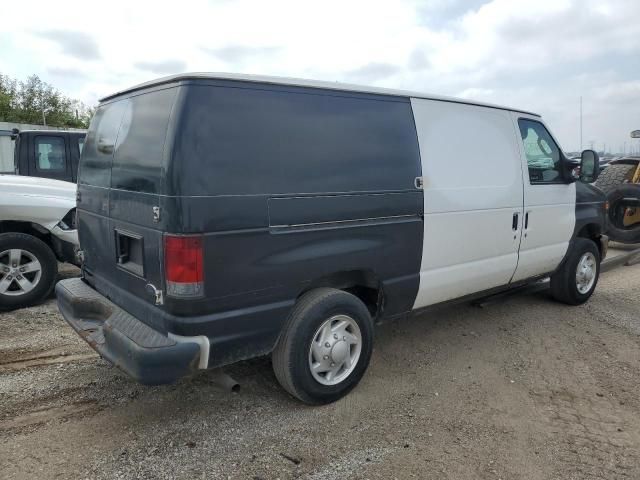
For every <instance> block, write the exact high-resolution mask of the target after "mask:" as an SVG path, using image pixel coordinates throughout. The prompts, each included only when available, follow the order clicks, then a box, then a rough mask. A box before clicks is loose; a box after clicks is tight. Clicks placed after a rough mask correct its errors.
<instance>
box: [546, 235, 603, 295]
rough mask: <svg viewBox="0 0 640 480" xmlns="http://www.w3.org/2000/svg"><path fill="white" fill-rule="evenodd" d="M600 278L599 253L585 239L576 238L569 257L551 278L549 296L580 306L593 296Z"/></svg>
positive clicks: (594, 245) (595, 247) (591, 242)
mask: <svg viewBox="0 0 640 480" xmlns="http://www.w3.org/2000/svg"><path fill="white" fill-rule="evenodd" d="M599 276H600V251H599V250H598V247H597V246H596V244H595V243H594V242H593V241H592V240H589V239H587V238H576V239H575V241H574V243H573V246H572V250H571V252H570V253H569V256H568V257H567V259H566V260H565V262H564V264H563V265H562V266H561V267H560V269H559V270H558V271H557V272H556V273H554V274H553V275H552V276H551V295H553V298H555V299H556V300H558V301H559V302H562V303H566V304H568V305H580V304H582V303H584V302H586V301H587V300H589V297H591V295H592V294H593V291H594V290H595V289H596V285H597V284H598V278H599Z"/></svg>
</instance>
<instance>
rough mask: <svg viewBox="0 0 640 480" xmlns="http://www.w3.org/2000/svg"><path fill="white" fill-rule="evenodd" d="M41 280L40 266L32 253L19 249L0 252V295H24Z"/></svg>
mask: <svg viewBox="0 0 640 480" xmlns="http://www.w3.org/2000/svg"><path fill="white" fill-rule="evenodd" d="M41 278H42V265H41V264H40V262H39V261H38V259H37V258H36V256H35V255H34V254H33V253H31V252H29V251H27V250H22V249H20V248H12V249H11V250H5V251H3V252H0V295H8V296H12V297H18V296H20V295H25V294H27V293H29V292H30V291H32V290H33V289H34V288H36V286H38V284H39V283H40V279H41Z"/></svg>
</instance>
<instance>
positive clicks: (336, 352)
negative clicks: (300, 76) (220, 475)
mask: <svg viewBox="0 0 640 480" xmlns="http://www.w3.org/2000/svg"><path fill="white" fill-rule="evenodd" d="M516 132H519V134H518V133H516ZM597 165H598V163H597V155H596V154H595V152H593V151H590V150H588V151H585V152H584V153H583V158H582V175H583V178H582V181H578V182H576V179H575V178H574V177H573V176H572V175H571V172H570V168H569V165H568V162H567V159H566V158H565V157H564V155H563V154H562V152H561V150H560V148H559V147H558V143H557V142H556V141H555V139H554V138H553V136H552V135H551V133H550V132H549V130H548V129H547V127H546V126H545V124H544V122H543V121H542V119H541V118H540V116H538V115H536V114H534V113H529V112H524V111H520V110H514V109H510V108H505V107H499V106H494V105H487V104H481V103H475V102H471V101H469V100H462V99H450V98H445V97H438V96H433V95H425V94H421V93H413V92H404V91H394V90H385V89H379V88H369V87H358V86H349V85H341V84H338V83H324V82H314V81H304V80H290V79H280V78H271V77H254V76H244V75H217V74H211V75H210V74H191V75H189V74H187V75H178V76H173V77H168V78H163V79H160V80H156V81H153V82H149V83H146V84H143V85H139V86H136V87H133V88H131V89H128V90H124V91H121V92H118V93H116V94H114V95H111V96H109V97H106V98H104V99H103V100H102V101H101V103H100V106H99V107H98V109H97V112H96V114H95V117H94V120H93V122H92V125H91V127H90V129H89V132H88V134H87V139H86V144H85V150H84V152H83V155H82V158H81V162H80V172H79V182H78V191H79V197H78V231H79V236H80V242H81V246H82V252H83V258H84V264H83V273H84V276H83V278H82V279H80V278H78V279H71V280H64V281H62V282H60V283H59V284H58V286H57V289H56V290H57V295H58V302H59V307H60V310H61V312H62V314H63V315H64V317H65V318H66V320H67V322H68V323H69V324H70V325H71V326H72V327H73V328H74V329H75V330H76V331H77V332H79V333H80V335H81V336H82V337H83V338H84V339H85V340H86V341H87V342H89V344H90V345H91V346H92V347H93V348H94V349H96V350H97V351H98V352H99V353H100V354H101V355H102V356H103V357H104V358H106V359H107V360H109V361H111V362H113V363H114V364H116V365H118V366H119V367H120V368H122V369H123V370H124V371H125V372H127V373H128V374H129V375H131V376H132V377H134V378H135V379H137V380H139V381H141V382H143V383H149V384H158V383H166V382H172V381H174V380H176V379H177V378H179V377H181V376H184V375H186V374H188V373H190V372H194V371H196V370H198V369H205V368H213V367H219V366H222V365H226V364H229V363H232V362H236V361H239V360H243V359H247V358H251V357H255V356H258V355H265V354H272V361H273V367H274V370H275V374H276V377H277V378H278V380H279V381H280V383H281V384H282V386H283V387H284V388H285V389H286V390H287V391H288V392H289V393H291V394H292V395H293V396H295V397H297V398H298V399H300V400H302V401H303V402H307V403H310V404H320V403H327V402H331V401H334V400H336V399H338V398H340V397H342V396H343V395H345V394H346V393H347V392H349V391H350V390H351V389H352V388H354V387H355V386H356V384H357V383H358V382H359V381H360V379H361V378H362V376H363V375H364V373H365V370H366V369H367V365H368V364H369V359H370V357H371V354H372V346H373V336H374V324H375V323H376V322H379V321H383V320H388V319H392V318H398V317H402V316H406V315H407V314H409V313H411V312H416V311H422V310H424V309H427V308H429V307H431V306H433V305H436V304H442V303H444V302H450V301H454V300H461V299H469V298H473V297H479V296H486V295H488V294H490V293H494V292H497V291H501V290H504V289H508V288H512V287H515V286H518V285H522V284H525V283H528V282H532V281H534V280H537V279H540V278H544V277H549V276H550V277H551V291H552V293H553V296H554V297H555V298H556V299H558V300H560V301H562V302H565V303H568V304H571V305H576V304H580V303H583V302H585V301H586V300H587V299H588V298H589V297H590V296H591V294H592V292H593V291H594V289H595V286H596V283H597V281H598V274H599V271H600V259H601V258H602V257H603V256H604V253H605V250H606V238H605V237H604V236H603V235H602V232H603V228H604V227H603V225H604V196H603V194H602V192H600V191H599V190H598V189H596V188H594V187H592V186H590V185H589V184H588V182H592V181H594V180H595V178H596V177H597V174H598V168H597Z"/></svg>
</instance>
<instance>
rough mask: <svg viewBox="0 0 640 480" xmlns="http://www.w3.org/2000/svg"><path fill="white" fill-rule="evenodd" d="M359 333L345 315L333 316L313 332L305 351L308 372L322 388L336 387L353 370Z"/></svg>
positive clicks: (356, 325)
mask: <svg viewBox="0 0 640 480" xmlns="http://www.w3.org/2000/svg"><path fill="white" fill-rule="evenodd" d="M361 351H362V334H361V333H360V327H359V326H358V324H357V322H356V321H355V320H354V319H353V318H351V317H349V316H348V315H335V316H333V317H331V318H330V319H328V320H327V321H325V322H324V323H323V324H322V325H320V328H318V330H316V333H315V335H314V336H313V340H312V341H311V346H310V348H309V369H310V370H311V375H313V378H314V379H315V380H316V381H317V382H318V383H321V384H322V385H337V384H338V383H340V382H342V381H343V380H344V379H345V378H347V377H348V376H349V375H350V374H351V372H353V370H354V369H355V368H356V365H357V364H358V360H359V359H360V352H361Z"/></svg>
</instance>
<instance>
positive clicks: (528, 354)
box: [0, 266, 640, 480]
mask: <svg viewBox="0 0 640 480" xmlns="http://www.w3.org/2000/svg"><path fill="white" fill-rule="evenodd" d="M73 273H74V272H66V274H67V275H72V274H73ZM639 292H640V266H632V267H620V268H618V269H615V270H613V271H611V272H608V273H606V274H604V275H603V276H602V277H601V281H600V285H599V286H598V289H597V291H596V293H595V295H594V297H593V298H592V299H591V301H590V302H588V303H587V304H586V305H584V306H581V307H567V306H564V305H560V304H558V303H555V302H553V301H552V300H550V299H549V298H548V296H547V294H546V293H544V292H540V293H535V294H519V295H515V296H511V297H509V298H508V299H506V300H504V301H502V302H499V303H495V304H492V305H489V306H487V307H485V308H478V307H475V306H472V305H466V304H465V305H458V306H453V307H447V308H442V309H440V310H438V311H434V312H431V313H429V314H428V315H422V316H416V317H414V318H411V319H408V320H405V321H401V322H395V323H389V324H385V325H382V326H379V327H378V329H377V331H376V344H375V350H374V354H373V359H372V364H371V366H370V368H369V370H368V372H367V374H366V375H365V377H364V379H363V381H362V383H361V384H360V385H359V387H358V388H357V389H356V390H355V391H354V392H353V393H352V394H350V395H349V396H348V397H346V398H345V399H343V400H341V401H339V402H337V403H335V404H333V405H329V406H325V407H319V408H318V407H315V408H313V407H307V406H304V405H301V404H300V403H298V402H296V401H294V400H293V399H292V398H290V397H289V396H287V394H285V393H284V391H283V390H282V389H280V388H279V386H278V385H277V383H276V380H275V377H274V375H273V373H272V371H271V366H270V362H269V360H268V359H259V360H255V361H251V362H246V363H242V364H239V365H236V366H233V367H231V368H229V369H228V372H229V373H230V374H232V375H233V377H234V378H236V380H238V381H239V382H240V383H241V385H242V388H241V390H240V392H239V393H231V392H227V391H225V390H223V389H222V388H221V387H220V386H218V384H216V383H215V382H214V381H213V379H214V375H213V374H212V373H210V372H204V373H202V374H200V375H197V376H196V377H194V378H191V379H185V380H183V381H181V382H180V383H179V384H177V385H171V386H162V387H143V386H140V385H138V384H136V383H134V382H133V381H132V380H130V379H129V378H127V377H126V376H125V375H124V374H122V373H121V372H120V371H118V370H117V369H115V368H112V367H110V366H109V365H108V364H107V363H106V362H104V361H103V360H100V359H99V358H98V357H96V356H95V355H94V354H93V351H92V350H90V349H89V347H88V346H86V345H85V344H84V342H82V340H80V338H79V337H77V335H76V334H75V333H73V332H72V331H71V329H70V328H68V327H67V326H66V324H65V323H64V321H63V320H62V318H61V316H60V315H59V314H58V312H57V309H56V305H55V301H54V300H50V301H48V302H47V303H46V304H44V305H42V306H38V307H34V308H29V309H24V310H20V311H16V312H12V313H5V314H2V315H0V477H1V478H7V479H27V478H29V479H30V478H109V479H111V478H126V479H129V478H145V479H147V478H232V479H236V478H237V479H245V478H249V479H265V480H266V479H276V478H280V479H288V478H309V479H318V480H319V479H342V478H358V479H365V478H370V479H393V478H398V479H403V478H437V479H443V478H449V479H457V480H459V479H491V480H497V479H527V480H532V479H564V480H568V479H591V478H598V479H638V478H640V295H639Z"/></svg>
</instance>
